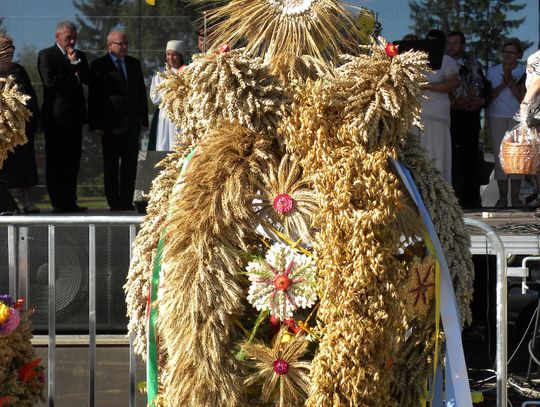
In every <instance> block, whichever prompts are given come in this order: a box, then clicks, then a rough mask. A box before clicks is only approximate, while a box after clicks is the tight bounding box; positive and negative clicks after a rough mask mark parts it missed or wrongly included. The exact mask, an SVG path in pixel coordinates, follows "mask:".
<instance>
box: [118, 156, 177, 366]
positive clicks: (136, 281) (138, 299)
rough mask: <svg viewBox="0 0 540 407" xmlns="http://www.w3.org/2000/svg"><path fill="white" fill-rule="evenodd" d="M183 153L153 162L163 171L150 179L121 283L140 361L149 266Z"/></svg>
mask: <svg viewBox="0 0 540 407" xmlns="http://www.w3.org/2000/svg"><path fill="white" fill-rule="evenodd" d="M184 156H185V152H182V151H176V152H174V153H172V154H169V155H168V156H167V157H166V158H165V159H164V160H162V161H161V162H160V163H158V164H157V166H158V167H163V170H162V171H161V172H160V173H159V175H158V176H157V177H156V178H155V179H154V180H153V181H152V187H151V188H150V193H149V197H150V199H149V201H148V206H147V208H146V210H147V215H146V216H145V218H144V221H143V222H142V224H141V228H140V230H139V232H138V233H137V237H136V238H135V240H134V242H133V253H132V261H131V264H130V266H129V271H128V275H127V281H126V284H125V285H124V292H125V293H126V305H127V316H128V318H129V322H128V332H129V334H135V339H134V351H135V353H136V354H138V355H139V356H141V357H142V359H143V360H146V341H147V336H146V328H147V323H146V312H147V310H146V308H147V302H148V295H149V291H150V282H151V280H152V269H153V266H154V262H155V259H156V253H157V245H158V242H159V238H160V236H161V232H162V230H163V228H164V226H165V224H166V219H167V213H168V207H169V199H170V197H171V193H172V189H173V186H174V184H175V182H176V181H177V179H178V176H179V174H180V169H181V167H182V164H183V162H184Z"/></svg>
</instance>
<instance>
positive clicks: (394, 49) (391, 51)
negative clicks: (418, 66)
mask: <svg viewBox="0 0 540 407" xmlns="http://www.w3.org/2000/svg"><path fill="white" fill-rule="evenodd" d="M398 47H399V45H394V44H390V43H388V44H386V47H384V50H385V51H386V55H388V56H389V57H390V58H394V57H395V56H396V55H397V54H398Z"/></svg>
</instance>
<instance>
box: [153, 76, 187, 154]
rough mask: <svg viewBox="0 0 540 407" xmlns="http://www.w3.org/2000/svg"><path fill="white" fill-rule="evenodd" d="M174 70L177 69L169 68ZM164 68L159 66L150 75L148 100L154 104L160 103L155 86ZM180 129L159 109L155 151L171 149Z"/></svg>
mask: <svg viewBox="0 0 540 407" xmlns="http://www.w3.org/2000/svg"><path fill="white" fill-rule="evenodd" d="M171 69H172V70H173V71H174V72H176V71H177V70H176V69H175V68H171ZM164 71H165V68H160V69H159V71H158V72H156V73H155V74H154V76H153V77H152V84H151V85H150V100H151V101H152V103H153V104H154V105H156V106H159V104H160V103H161V97H162V95H161V92H156V91H155V89H156V87H157V86H158V85H159V84H160V83H161V81H162V80H163V76H162V75H161V73H162V72H164ZM181 132H182V131H181V129H179V128H177V127H176V126H175V125H174V124H173V123H172V122H171V121H170V120H169V119H168V118H167V116H166V115H165V112H164V111H163V110H162V109H160V110H159V117H158V124H157V131H156V151H173V150H174V146H175V144H176V137H177V134H179V133H181Z"/></svg>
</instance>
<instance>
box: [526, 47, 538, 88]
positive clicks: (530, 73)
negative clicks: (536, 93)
mask: <svg viewBox="0 0 540 407" xmlns="http://www.w3.org/2000/svg"><path fill="white" fill-rule="evenodd" d="M534 76H540V50H538V51H536V52H535V53H534V54H532V55H530V56H529V58H527V80H526V82H525V86H526V87H527V88H528V87H529V85H530V84H531V81H532V79H533V77H534Z"/></svg>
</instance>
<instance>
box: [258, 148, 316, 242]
mask: <svg viewBox="0 0 540 407" xmlns="http://www.w3.org/2000/svg"><path fill="white" fill-rule="evenodd" d="M258 189H259V191H260V196H259V197H258V198H259V199H260V202H259V201H256V202H255V203H254V206H255V210H256V211H257V213H258V214H259V215H260V216H261V217H262V218H263V219H265V220H267V219H269V220H270V222H271V223H272V224H273V225H274V226H276V227H277V228H279V229H281V228H283V231H284V233H285V234H286V235H287V236H288V237H289V238H290V239H292V240H293V241H296V240H298V239H299V238H300V239H302V241H303V242H304V243H309V242H311V241H312V240H313V236H312V229H311V222H312V219H313V217H314V215H315V213H316V212H317V210H318V205H317V196H316V194H315V191H313V189H311V188H310V187H309V183H308V181H307V179H306V178H304V177H303V174H302V168H301V167H300V165H299V164H298V163H297V162H295V161H293V160H292V159H291V157H290V156H289V155H288V154H286V155H284V156H283V158H282V159H281V162H280V163H279V167H277V166H273V165H271V166H269V171H268V173H266V174H262V179H261V183H260V184H259V185H258ZM280 198H282V199H284V200H287V203H289V206H290V208H280V207H279V206H280V205H279V203H280V202H279V200H280ZM287 209H288V210H287Z"/></svg>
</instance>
